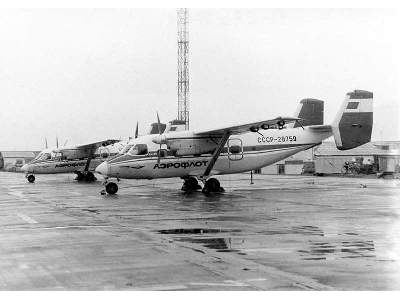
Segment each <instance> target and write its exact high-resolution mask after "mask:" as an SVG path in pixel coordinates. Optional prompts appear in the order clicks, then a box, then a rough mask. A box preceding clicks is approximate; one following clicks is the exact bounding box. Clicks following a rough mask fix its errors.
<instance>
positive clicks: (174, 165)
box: [153, 160, 208, 169]
mask: <svg viewBox="0 0 400 300" xmlns="http://www.w3.org/2000/svg"><path fill="white" fill-rule="evenodd" d="M207 162H208V161H206V160H203V161H184V162H170V163H160V164H155V165H154V168H153V169H169V168H175V169H178V168H184V169H186V168H198V167H205V166H206V165H207Z"/></svg>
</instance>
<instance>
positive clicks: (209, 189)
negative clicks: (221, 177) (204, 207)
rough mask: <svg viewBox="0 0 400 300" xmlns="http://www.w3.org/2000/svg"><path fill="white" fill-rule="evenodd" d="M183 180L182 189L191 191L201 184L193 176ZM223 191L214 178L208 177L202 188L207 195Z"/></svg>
mask: <svg viewBox="0 0 400 300" xmlns="http://www.w3.org/2000/svg"><path fill="white" fill-rule="evenodd" d="M184 180H185V182H184V183H183V186H182V191H184V192H193V191H197V190H200V189H201V186H200V185H199V183H198V181H197V179H196V178H195V177H188V178H185V179H184ZM224 191H225V190H224V188H223V187H221V184H220V183H219V181H218V179H216V178H210V179H208V180H206V181H205V182H204V187H203V189H202V192H203V193H204V194H207V195H208V194H210V193H223V192H224Z"/></svg>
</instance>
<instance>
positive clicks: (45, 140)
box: [44, 138, 49, 149]
mask: <svg viewBox="0 0 400 300" xmlns="http://www.w3.org/2000/svg"><path fill="white" fill-rule="evenodd" d="M44 147H45V148H46V149H47V148H49V146H47V138H44Z"/></svg>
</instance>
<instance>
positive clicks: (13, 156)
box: [0, 151, 39, 172]
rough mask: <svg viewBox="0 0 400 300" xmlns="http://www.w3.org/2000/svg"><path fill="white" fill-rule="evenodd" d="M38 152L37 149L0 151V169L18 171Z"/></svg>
mask: <svg viewBox="0 0 400 300" xmlns="http://www.w3.org/2000/svg"><path fill="white" fill-rule="evenodd" d="M38 154H39V152H38V151H0V170H2V171H11V172H12V171H14V172H15V171H18V170H19V169H20V168H21V167H22V166H23V165H24V164H26V163H28V162H30V161H31V160H32V159H34V158H35V157H36V155H38Z"/></svg>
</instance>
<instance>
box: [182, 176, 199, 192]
mask: <svg viewBox="0 0 400 300" xmlns="http://www.w3.org/2000/svg"><path fill="white" fill-rule="evenodd" d="M200 189H201V186H200V184H199V182H198V181H197V179H196V178H195V177H188V178H185V182H184V183H183V185H182V188H181V190H182V191H184V192H193V191H197V190H200Z"/></svg>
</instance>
